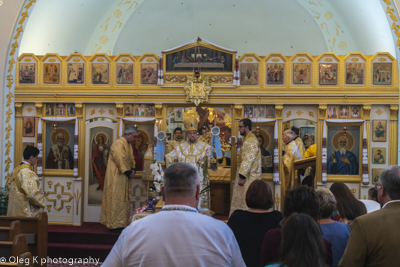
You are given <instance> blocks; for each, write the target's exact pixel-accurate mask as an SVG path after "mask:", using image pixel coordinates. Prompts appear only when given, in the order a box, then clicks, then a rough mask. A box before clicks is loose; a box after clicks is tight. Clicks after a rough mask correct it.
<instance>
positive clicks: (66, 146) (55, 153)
mask: <svg viewBox="0 0 400 267" xmlns="http://www.w3.org/2000/svg"><path fill="white" fill-rule="evenodd" d="M56 125H57V130H56V131H53V123H46V143H45V151H46V154H45V157H44V158H45V159H46V166H45V167H46V169H64V170H68V169H70V170H72V169H73V168H74V156H73V153H72V151H74V134H75V125H74V124H73V123H56Z"/></svg>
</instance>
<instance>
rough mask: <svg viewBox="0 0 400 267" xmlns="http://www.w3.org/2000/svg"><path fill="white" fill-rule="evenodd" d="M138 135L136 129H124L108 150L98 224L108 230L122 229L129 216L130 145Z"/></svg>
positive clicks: (133, 165) (133, 164) (133, 162)
mask: <svg viewBox="0 0 400 267" xmlns="http://www.w3.org/2000/svg"><path fill="white" fill-rule="evenodd" d="M138 135H139V131H138V130H137V129H136V128H131V129H126V130H125V133H124V135H123V136H122V137H120V138H118V139H117V140H116V141H115V142H114V143H113V144H112V146H111V148H110V155H109V157H108V164H107V171H106V178H105V180H104V182H105V183H104V192H103V204H102V206H101V216H100V223H102V224H104V225H105V226H107V227H108V228H109V229H116V228H124V227H126V226H127V225H128V221H129V216H130V201H129V194H128V193H129V184H130V183H129V179H133V178H134V177H135V172H136V170H135V158H134V156H133V151H132V145H131V144H132V143H133V142H135V140H136V138H137V137H138Z"/></svg>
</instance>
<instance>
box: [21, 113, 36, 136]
mask: <svg viewBox="0 0 400 267" xmlns="http://www.w3.org/2000/svg"><path fill="white" fill-rule="evenodd" d="M23 124H24V129H23V131H22V136H23V137H33V136H35V117H24V121H23Z"/></svg>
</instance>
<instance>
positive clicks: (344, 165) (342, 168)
mask: <svg viewBox="0 0 400 267" xmlns="http://www.w3.org/2000/svg"><path fill="white" fill-rule="evenodd" d="M348 143H349V142H348V140H347V138H346V137H345V136H342V137H340V138H339V147H338V149H337V150H336V151H334V152H332V155H331V156H330V157H329V159H328V174H347V175H358V172H359V169H358V162H357V158H356V155H354V153H353V152H351V151H349V148H348Z"/></svg>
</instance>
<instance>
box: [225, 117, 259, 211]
mask: <svg viewBox="0 0 400 267" xmlns="http://www.w3.org/2000/svg"><path fill="white" fill-rule="evenodd" d="M251 127H252V122H251V120H249V119H242V120H240V122H239V132H240V135H242V136H244V140H243V145H242V148H241V149H240V150H239V155H238V163H237V164H238V170H237V172H236V180H235V184H234V185H233V195H232V202H231V209H230V212H229V216H230V215H231V214H232V213H233V212H234V211H235V210H247V209H248V207H247V205H246V192H247V188H248V187H249V185H250V184H251V182H253V181H254V180H257V179H261V151H260V149H259V145H258V139H257V137H256V136H255V134H253V133H252V132H251Z"/></svg>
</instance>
